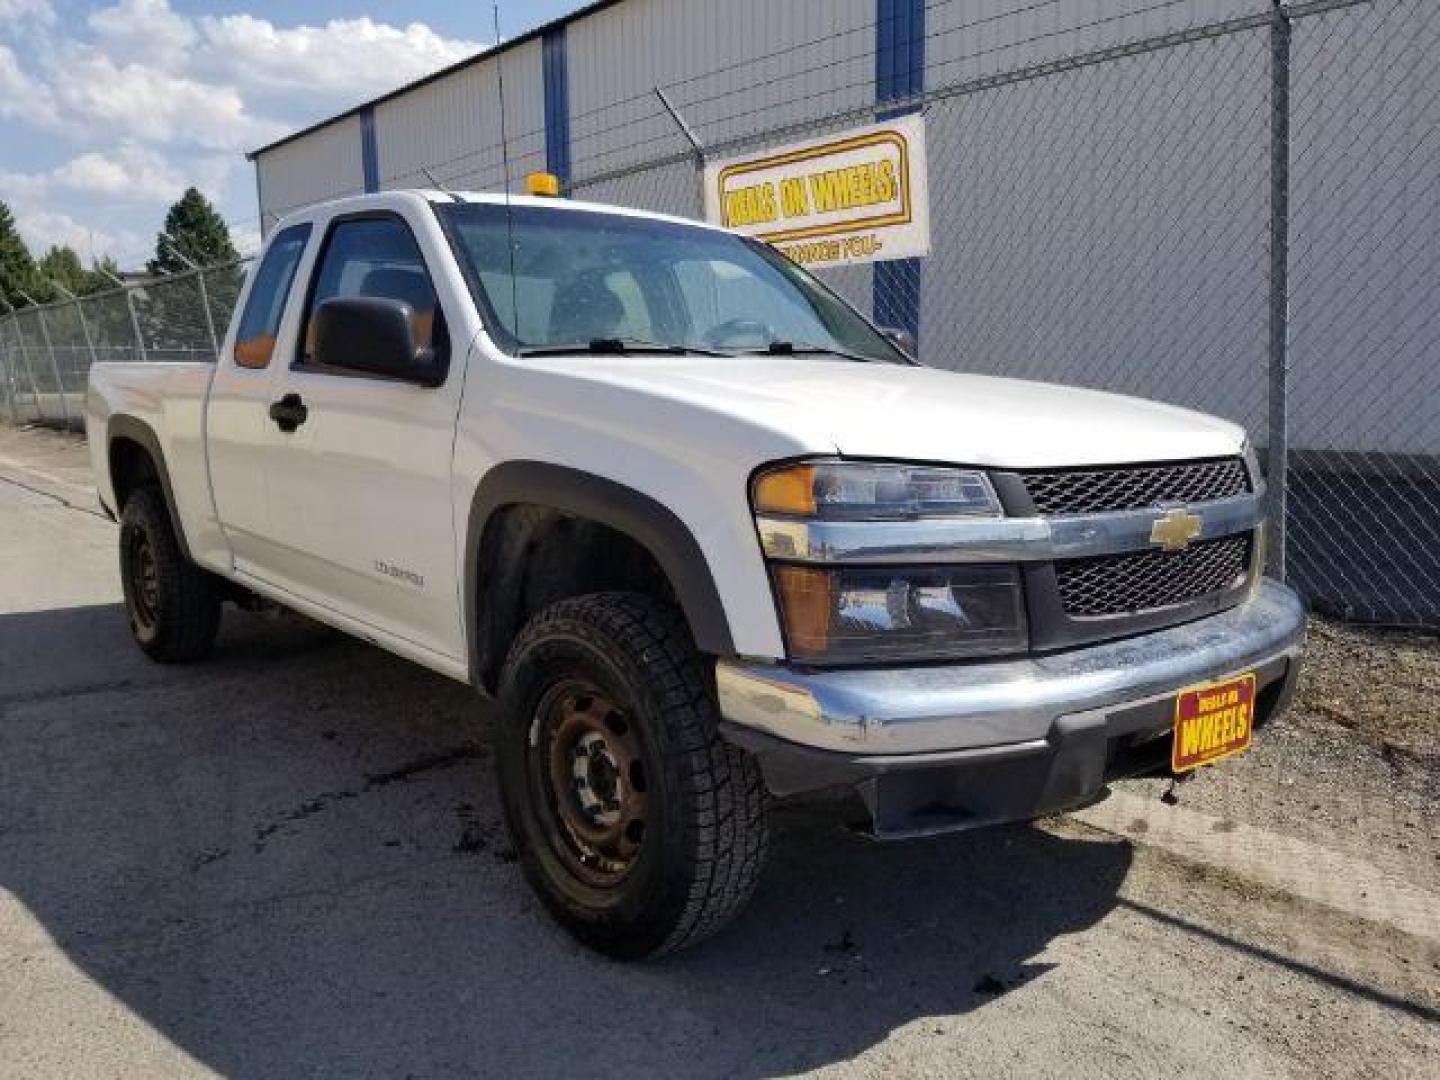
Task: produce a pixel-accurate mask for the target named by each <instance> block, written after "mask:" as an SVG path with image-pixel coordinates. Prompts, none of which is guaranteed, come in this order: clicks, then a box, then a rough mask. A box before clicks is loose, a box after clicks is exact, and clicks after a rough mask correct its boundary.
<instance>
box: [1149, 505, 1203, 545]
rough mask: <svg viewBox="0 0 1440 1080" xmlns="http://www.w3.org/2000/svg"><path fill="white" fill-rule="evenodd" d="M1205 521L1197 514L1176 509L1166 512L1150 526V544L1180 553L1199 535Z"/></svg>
mask: <svg viewBox="0 0 1440 1080" xmlns="http://www.w3.org/2000/svg"><path fill="white" fill-rule="evenodd" d="M1204 525H1205V521H1204V519H1203V518H1201V517H1200V515H1199V514H1192V513H1189V512H1188V511H1186V510H1181V509H1179V508H1178V507H1177V508H1176V509H1174V510H1167V511H1166V512H1165V515H1164V516H1163V517H1159V518H1156V519H1155V523H1154V524H1153V525H1151V526H1150V542H1151V543H1152V544H1159V545H1160V546H1161V547H1162V548H1164V549H1165V550H1166V551H1180V550H1182V549H1183V548H1184V547H1185V546H1186V545H1187V544H1189V543H1190V541H1191V540H1194V539H1195V538H1196V537H1197V536H1199V535H1200V530H1201V529H1202V528H1203V527H1204Z"/></svg>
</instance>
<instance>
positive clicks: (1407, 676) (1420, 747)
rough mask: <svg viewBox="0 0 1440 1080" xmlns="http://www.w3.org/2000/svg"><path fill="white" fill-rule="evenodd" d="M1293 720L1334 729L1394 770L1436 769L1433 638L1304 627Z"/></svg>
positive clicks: (1438, 670) (1421, 633) (1439, 716)
mask: <svg viewBox="0 0 1440 1080" xmlns="http://www.w3.org/2000/svg"><path fill="white" fill-rule="evenodd" d="M1295 705H1296V707H1295V709H1294V710H1293V713H1294V715H1295V718H1296V722H1297V723H1298V724H1301V725H1303V726H1304V727H1305V728H1307V729H1309V730H1313V731H1334V730H1336V729H1340V730H1343V731H1347V732H1350V733H1352V734H1354V735H1356V736H1358V737H1359V738H1360V739H1361V740H1363V741H1364V742H1365V744H1366V745H1368V746H1371V747H1373V748H1375V749H1377V750H1379V751H1380V752H1381V753H1382V754H1384V755H1385V757H1386V759H1387V760H1395V761H1396V765H1397V768H1399V767H1403V766H1404V764H1405V763H1406V759H1409V764H1411V765H1415V766H1419V767H1421V768H1422V769H1428V771H1429V775H1430V776H1431V777H1432V778H1433V777H1434V775H1435V770H1436V769H1440V632H1437V631H1434V630H1429V631H1426V630H1390V629H1377V628H1372V627H1364V626H1347V625H1346V624H1344V623H1339V622H1334V621H1332V620H1330V619H1320V618H1312V619H1311V620H1310V642H1309V653H1308V656H1307V662H1306V664H1305V668H1304V677H1303V679H1302V681H1301V684H1300V689H1299V693H1298V694H1297V696H1296V702H1295Z"/></svg>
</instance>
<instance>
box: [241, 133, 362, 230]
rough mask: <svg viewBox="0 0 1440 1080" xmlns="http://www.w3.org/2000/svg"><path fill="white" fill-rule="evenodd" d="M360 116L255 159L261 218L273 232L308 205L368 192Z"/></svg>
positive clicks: (286, 144) (269, 151)
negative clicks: (361, 144)
mask: <svg viewBox="0 0 1440 1080" xmlns="http://www.w3.org/2000/svg"><path fill="white" fill-rule="evenodd" d="M360 143H361V137H360V118H359V117H358V116H349V117H345V118H344V119H341V120H337V121H336V122H334V123H332V124H327V125H326V126H325V127H322V128H319V129H318V130H316V131H313V132H311V133H310V134H309V135H306V136H305V137H304V138H303V139H297V140H296V141H294V142H289V143H285V144H284V145H282V146H277V147H276V148H275V149H273V150H268V151H266V152H265V153H263V154H261V155H260V156H259V157H257V158H256V159H255V168H256V178H257V185H258V187H259V189H260V218H261V223H262V226H263V227H264V229H265V231H266V232H267V233H268V232H269V230H270V229H271V228H272V227H273V226H274V224H275V221H276V220H277V219H278V218H282V217H284V216H285V215H286V214H288V213H290V211H292V210H298V209H299V208H300V207H302V206H309V205H310V204H311V203H316V202H321V201H323V200H325V199H334V198H338V197H339V196H342V195H353V194H354V193H355V192H357V191H363V190H364V189H365V169H364V165H363V162H362V160H361V153H360Z"/></svg>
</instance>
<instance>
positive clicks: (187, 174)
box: [0, 0, 481, 262]
mask: <svg viewBox="0 0 1440 1080" xmlns="http://www.w3.org/2000/svg"><path fill="white" fill-rule="evenodd" d="M291 10H294V11H295V12H297V13H299V14H297V15H296V17H297V18H303V12H304V11H305V6H304V5H294V7H293V8H292V9H291ZM65 15H66V17H65V18H64V19H63V20H62V19H61V18H59V17H58V16H57V13H56V6H55V4H54V3H52V2H50V0H0V147H3V157H0V199H5V200H6V201H7V202H9V203H11V205H12V208H13V209H14V210H15V213H16V217H17V219H18V220H19V221H20V222H21V223H22V231H23V232H24V234H25V236H26V237H27V240H29V241H30V242H32V243H33V244H34V245H35V246H39V247H44V246H48V245H49V244H52V243H57V242H59V243H74V244H76V245H77V250H78V251H80V252H81V254H82V255H85V254H87V253H88V252H89V250H90V229H89V227H88V225H87V224H86V222H87V221H92V220H93V221H94V222H97V223H99V224H101V225H103V228H98V229H96V231H95V245H96V247H97V249H98V250H100V251H108V252H110V253H112V254H116V255H118V256H120V257H121V259H122V261H126V262H128V261H129V260H130V258H132V257H133V256H134V255H135V254H136V251H141V252H143V250H144V249H145V248H147V247H148V246H149V243H150V239H151V238H152V237H153V232H154V229H155V228H156V227H157V226H158V224H159V221H158V218H159V212H160V211H162V210H163V208H164V206H165V205H166V204H168V203H169V202H171V201H173V200H174V199H175V198H176V197H177V196H178V195H179V194H180V192H181V191H182V190H183V189H184V188H185V187H186V186H189V185H191V184H194V185H195V186H197V187H199V188H200V189H201V190H202V191H204V192H205V193H206V194H207V195H208V196H210V197H211V198H212V199H214V200H215V201H216V202H217V205H218V206H219V207H220V209H221V211H222V213H226V214H227V216H229V217H231V218H232V219H233V220H236V221H238V222H240V223H241V224H242V225H243V226H244V228H241V229H237V230H236V231H235V239H236V241H237V243H238V244H239V246H240V247H241V248H242V249H244V248H245V247H247V246H256V245H257V243H258V236H255V235H250V234H253V233H254V231H255V229H254V225H255V222H256V219H255V217H254V214H255V207H254V201H253V200H254V195H253V186H252V185H251V184H250V183H249V182H248V180H247V174H248V166H247V165H246V164H245V162H244V160H243V158H242V157H241V155H240V151H242V150H246V149H251V148H254V147H256V146H259V145H262V144H264V143H266V142H269V141H271V140H273V139H275V138H278V137H280V136H282V135H284V134H285V133H286V132H288V131H292V130H294V129H295V128H297V127H299V126H302V125H303V124H305V123H309V122H312V121H313V120H315V119H317V118H318V117H320V116H324V115H326V114H327V113H331V112H334V111H338V110H339V109H341V108H344V107H348V106H350V105H353V104H355V103H357V102H358V101H360V100H363V99H364V98H367V97H372V96H374V95H376V94H378V93H381V92H384V91H386V90H389V89H391V88H393V87H395V86H397V85H399V84H401V83H403V82H406V81H410V80H412V79H416V78H419V77H421V76H423V75H426V74H428V73H430V72H432V71H434V70H436V69H437V68H440V67H444V66H446V65H449V64H452V63H454V62H456V61H457V60H460V59H463V58H464V57H465V56H467V55H470V54H472V53H474V52H476V51H478V50H479V48H480V47H481V45H480V43H479V42H473V41H464V40H458V39H448V38H444V37H442V36H440V35H439V34H436V33H435V32H434V31H433V30H431V29H430V28H429V27H427V26H425V25H423V24H420V23H411V24H410V25H407V26H392V25H387V24H385V23H382V22H377V21H375V20H373V19H370V18H357V19H341V20H332V21H330V22H327V23H325V24H323V25H314V26H308V25H294V26H283V25H277V24H276V23H274V22H272V21H270V20H268V19H263V18H258V17H255V16H252V15H246V14H235V15H226V16H205V17H195V16H190V15H188V14H186V13H184V12H182V11H177V10H175V9H174V8H173V7H172V6H171V3H170V0H113V2H111V3H109V4H108V5H106V6H103V7H99V8H97V9H96V10H93V11H92V12H91V13H90V14H89V15H88V17H80V16H75V17H71V9H69V8H66V9H65ZM25 128H28V129H30V130H31V131H33V132H34V133H36V138H35V139H33V140H30V139H28V138H27V137H26V136H25V135H23V134H22V133H21V132H20V129H25ZM57 144H58V146H59V148H60V149H61V155H62V159H63V158H68V160H62V161H61V163H60V164H58V165H56V164H55V163H54V162H55V159H54V157H52V158H51V159H50V161H49V162H48V163H47V167H46V168H39V167H37V166H36V165H33V164H26V163H23V161H22V159H20V158H19V157H18V155H20V154H22V153H26V152H28V151H29V150H30V149H31V148H32V147H35V148H39V147H42V146H43V147H44V148H45V149H46V150H47V151H49V152H50V153H51V154H53V153H54V151H55V149H56V147H57ZM67 145H68V146H69V147H70V148H71V149H70V151H69V153H68V154H65V153H64V147H65V146H67ZM6 168H8V169H10V170H12V171H8V172H7V171H5V169H6ZM246 229H248V230H249V232H248V233H247V232H246V231H245V230H246ZM82 241H83V242H82Z"/></svg>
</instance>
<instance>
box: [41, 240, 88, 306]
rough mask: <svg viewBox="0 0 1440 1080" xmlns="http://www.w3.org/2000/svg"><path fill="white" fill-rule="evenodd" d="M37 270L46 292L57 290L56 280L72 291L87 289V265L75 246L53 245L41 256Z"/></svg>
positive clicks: (77, 291) (79, 291) (77, 292)
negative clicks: (81, 260) (55, 286)
mask: <svg viewBox="0 0 1440 1080" xmlns="http://www.w3.org/2000/svg"><path fill="white" fill-rule="evenodd" d="M36 270H37V271H38V272H39V277H40V282H41V284H42V285H43V287H44V288H45V290H46V292H57V291H58V290H56V289H54V287H53V285H54V283H56V282H58V283H59V284H60V285H63V286H64V287H65V288H66V289H68V290H69V291H70V292H72V293H76V294H79V293H81V292H84V291H85V267H84V265H83V264H82V263H81V262H80V256H79V255H76V254H75V250H74V249H73V248H69V247H63V246H61V245H59V244H56V245H53V246H52V247H51V248H50V249H49V250H48V251H46V252H45V254H44V255H42V256H40V261H39V262H38V263H37V264H36Z"/></svg>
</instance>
